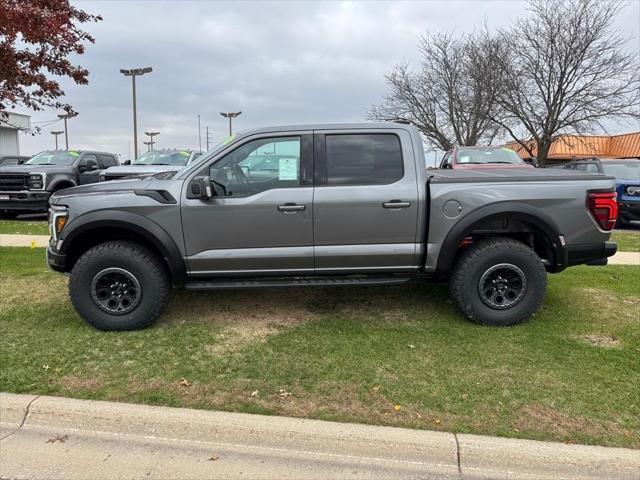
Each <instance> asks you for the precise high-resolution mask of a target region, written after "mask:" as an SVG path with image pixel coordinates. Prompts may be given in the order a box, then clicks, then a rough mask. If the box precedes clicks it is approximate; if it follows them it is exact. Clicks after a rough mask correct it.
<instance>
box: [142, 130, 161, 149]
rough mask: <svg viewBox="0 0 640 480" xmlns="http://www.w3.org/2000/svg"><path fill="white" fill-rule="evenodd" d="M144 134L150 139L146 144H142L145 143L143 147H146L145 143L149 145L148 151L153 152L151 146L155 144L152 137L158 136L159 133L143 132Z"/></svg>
mask: <svg viewBox="0 0 640 480" xmlns="http://www.w3.org/2000/svg"><path fill="white" fill-rule="evenodd" d="M144 134H145V135H147V136H149V137H151V138H149V141H148V142H144V143H145V145H146V144H147V143H148V144H149V145H151V146H150V147H149V150H153V144H154V143H155V142H154V141H153V137H155V136H156V135H160V132H144Z"/></svg>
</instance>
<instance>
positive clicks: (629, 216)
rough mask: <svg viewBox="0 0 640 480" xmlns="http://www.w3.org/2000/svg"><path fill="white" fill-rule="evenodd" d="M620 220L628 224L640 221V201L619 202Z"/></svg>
mask: <svg viewBox="0 0 640 480" xmlns="http://www.w3.org/2000/svg"><path fill="white" fill-rule="evenodd" d="M618 218H622V219H623V220H625V221H627V222H631V221H637V220H640V201H633V202H629V201H626V200H620V201H619V202H618Z"/></svg>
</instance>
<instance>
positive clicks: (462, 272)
mask: <svg viewBox="0 0 640 480" xmlns="http://www.w3.org/2000/svg"><path fill="white" fill-rule="evenodd" d="M546 288H547V277H546V272H545V269H544V266H543V265H542V262H541V260H540V258H539V257H538V255H537V254H536V253H535V252H534V251H533V250H532V249H531V248H529V247H528V246H527V245H525V244H524V243H522V242H519V241H517V240H513V239H510V238H492V239H486V240H482V241H480V242H478V243H477V244H475V245H473V246H472V247H470V248H469V249H468V250H467V251H465V252H464V253H463V254H462V256H461V257H460V259H459V260H458V261H457V263H456V265H455V267H454V270H453V275H452V277H451V281H450V290H451V297H452V299H453V300H454V301H455V302H456V304H457V305H458V308H460V310H462V313H464V315H465V316H466V317H467V318H468V319H469V320H471V321H472V322H475V323H480V324H484V325H493V326H507V325H515V324H517V323H520V322H523V321H524V320H526V319H528V318H529V317H530V316H531V315H533V314H534V313H535V312H536V311H537V310H538V308H539V307H540V305H541V304H542V302H543V300H544V296H545V292H546Z"/></svg>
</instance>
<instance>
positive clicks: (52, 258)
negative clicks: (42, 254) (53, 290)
mask: <svg viewBox="0 0 640 480" xmlns="http://www.w3.org/2000/svg"><path fill="white" fill-rule="evenodd" d="M47 264H49V268H51V270H55V271H56V272H61V273H65V272H66V271H67V256H66V255H64V254H62V253H58V252H56V251H55V250H54V249H53V248H51V245H49V246H48V247H47Z"/></svg>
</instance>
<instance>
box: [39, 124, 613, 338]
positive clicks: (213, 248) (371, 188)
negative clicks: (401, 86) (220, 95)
mask: <svg viewBox="0 0 640 480" xmlns="http://www.w3.org/2000/svg"><path fill="white" fill-rule="evenodd" d="M267 159H268V160H267ZM614 189H615V182H614V180H613V178H611V177H607V176H605V175H585V174H580V173H576V172H569V171H566V170H543V169H521V170H520V169H510V170H508V169H504V170H500V169H491V170H475V171H470V170H466V171H465V170H444V171H432V170H431V171H429V170H427V169H426V168H425V161H424V153H423V146H422V140H421V137H420V134H419V132H418V130H417V129H415V128H414V127H413V126H410V125H403V124H395V123H390V124H357V125H309V126H292V127H274V128H263V129H260V130H255V131H251V132H248V133H244V134H241V135H239V136H237V137H235V138H233V139H232V140H231V141H229V142H225V143H223V144H222V145H220V146H219V147H218V148H216V149H214V150H212V151H211V152H208V153H207V154H205V155H203V156H202V157H200V158H199V159H198V160H197V161H196V162H195V163H193V164H192V165H190V166H187V167H186V168H184V169H182V170H180V171H179V172H164V173H159V174H157V175H153V176H150V177H144V178H134V179H129V180H116V181H110V182H103V183H98V184H93V185H87V186H80V187H76V188H71V189H67V190H63V191H60V192H57V193H55V194H54V195H53V196H52V197H51V200H50V204H51V207H50V213H49V216H50V224H51V233H52V235H51V239H50V243H49V246H48V249H47V258H48V262H49V265H50V266H51V268H53V269H54V270H57V271H59V272H65V273H68V274H70V281H69V292H70V296H71V300H72V303H73V305H74V306H75V308H76V310H77V311H78V312H79V313H80V315H81V316H82V317H83V318H84V319H85V320H86V321H88V322H89V323H90V324H92V325H93V326H95V327H97V328H99V329H103V330H129V329H136V328H143V327H146V326H148V325H150V324H152V323H153V322H154V321H155V320H156V318H157V317H158V316H159V315H160V313H161V312H162V310H163V308H164V306H165V304H166V303H167V299H168V297H169V290H170V288H171V287H172V285H183V286H184V287H185V288H187V289H193V290H208V289H220V288H247V287H274V286H306V285H381V284H399V283H402V282H406V281H409V280H412V279H420V278H423V277H436V278H448V279H449V283H450V291H451V296H452V298H453V300H454V301H455V303H456V304H457V306H458V307H459V308H460V310H461V311H462V312H463V314H464V315H465V316H466V317H467V318H468V319H470V320H472V321H474V322H478V323H482V324H488V325H511V324H515V323H518V322H521V321H523V320H525V319H527V318H528V317H530V316H531V315H532V314H533V313H534V312H535V311H536V310H537V309H538V307H539V306H540V305H541V303H542V302H543V300H544V296H545V289H546V273H547V272H550V273H553V272H559V271H561V270H563V269H564V268H566V267H569V266H572V265H578V264H595V265H604V264H606V262H607V257H608V256H611V255H613V254H614V253H615V251H616V244H615V242H610V241H609V236H610V232H611V229H612V228H613V226H614V224H615V222H616V215H617V203H616V194H615V191H614Z"/></svg>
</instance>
